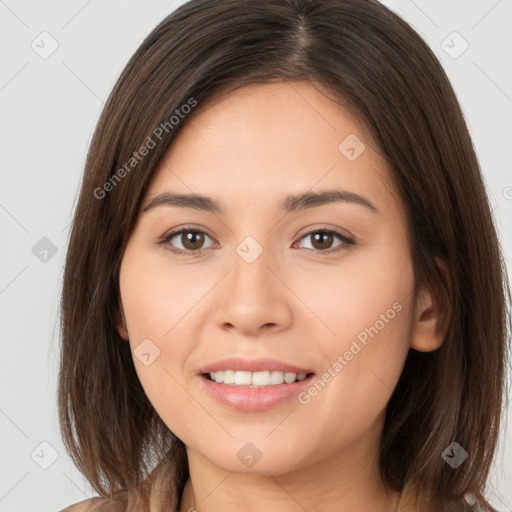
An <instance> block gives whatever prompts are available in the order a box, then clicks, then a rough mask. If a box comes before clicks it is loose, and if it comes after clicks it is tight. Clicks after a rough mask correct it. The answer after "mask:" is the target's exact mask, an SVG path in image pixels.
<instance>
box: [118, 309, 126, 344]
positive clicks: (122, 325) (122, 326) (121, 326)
mask: <svg viewBox="0 0 512 512" xmlns="http://www.w3.org/2000/svg"><path fill="white" fill-rule="evenodd" d="M116 327H117V332H118V333H119V336H121V338H123V340H124V341H128V330H127V329H126V322H125V319H124V314H123V310H122V308H120V309H119V311H118V312H117V318H116Z"/></svg>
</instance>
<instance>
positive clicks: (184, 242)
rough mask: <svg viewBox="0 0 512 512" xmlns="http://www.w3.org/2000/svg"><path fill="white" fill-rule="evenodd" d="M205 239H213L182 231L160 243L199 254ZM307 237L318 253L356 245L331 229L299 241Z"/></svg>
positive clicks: (166, 236)
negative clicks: (336, 240) (337, 241)
mask: <svg viewBox="0 0 512 512" xmlns="http://www.w3.org/2000/svg"><path fill="white" fill-rule="evenodd" d="M205 237H207V238H210V239H211V237H210V236H209V235H207V234H206V233H205V232H204V231H201V230H199V229H181V230H180V231H175V232H172V233H169V234H167V235H165V236H164V237H163V238H162V239H161V240H160V241H159V242H158V243H159V244H162V245H167V246H168V247H167V248H168V250H170V251H171V252H174V253H176V254H184V253H193V252H195V253H199V252H202V250H203V249H202V245H203V244H204V242H205ZM307 237H312V245H313V247H312V248H311V247H306V249H310V250H315V249H316V250H317V251H318V252H337V251H340V250H343V249H347V248H348V247H349V246H350V245H354V244H355V242H354V240H352V239H350V238H348V237H346V236H345V235H342V234H341V233H339V232H337V231H333V230H330V229H319V230H316V231H310V232H309V233H306V234H304V235H302V236H301V238H300V239H299V240H302V239H305V238H307ZM174 238H177V239H178V240H179V241H180V243H181V248H180V247H175V246H174V244H172V243H171V240H173V239H174ZM335 238H337V239H338V240H340V241H341V243H340V244H339V245H338V246H337V248H336V249H331V248H330V246H331V245H332V243H333V240H334V239H335Z"/></svg>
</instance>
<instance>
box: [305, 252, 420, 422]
mask: <svg viewBox="0 0 512 512" xmlns="http://www.w3.org/2000/svg"><path fill="white" fill-rule="evenodd" d="M391 247H393V246H392V245H391V244H390V245H386V246H384V245H383V246H381V247H379V248H378V249H377V248H375V247H374V248H373V249H372V251H368V255H367V257H366V255H363V254H361V258H360V259H358V260H357V262H356V259H355V258H354V260H351V261H350V262H349V261H348V259H347V261H346V263H345V262H344V263H343V265H339V266H338V268H337V269H336V272H333V270H332V267H331V268H327V269H324V270H322V272H325V274H324V275H322V274H318V273H317V274H316V278H315V283H314V286H313V283H309V286H308V282H307V281H304V282H303V283H302V285H301V289H300V290H299V291H298V294H302V295H301V296H302V297H303V298H304V302H305V303H307V305H308V307H309V308H310V309H311V311H313V312H314V313H315V317H316V318H315V317H311V318H313V319H314V320H313V321H311V320H309V321H310V322H311V326H310V328H309V331H308V332H309V335H310V336H313V337H314V340H315V342H316V343H315V345H316V346H317V352H318V353H321V354H322V359H323V362H324V372H325V373H324V374H322V375H320V376H319V377H320V379H321V380H323V382H324V383H325V382H326V385H325V386H324V385H323V384H322V383H318V385H317V386H316V387H317V388H318V389H315V390H311V395H309V396H305V397H304V402H306V401H308V400H309V401H310V402H311V406H312V409H315V412H314V414H315V415H317V414H318V415H319V417H321V416H322V415H323V414H324V413H325V411H330V413H329V414H336V415H338V414H339V418H340V420H341V419H342V418H343V416H346V415H347V414H350V415H351V416H352V415H353V419H354V420H356V419H357V420H358V421H359V422H360V423H359V425H363V424H365V423H368V422H369V421H371V419H372V418H375V417H376V415H378V414H379V413H380V412H381V411H382V410H383V408H384V407H385V405H386V403H387V401H388V399H389V397H390V395H391V393H392V390H393V389H394V387H395V386H396V383H397V382H398V379H399V377H400V374H401V370H402V367H403V363H404V361H405V357H406V355H407V352H408V350H409V338H410V329H411V318H412V316H411V315H412V310H411V307H412V299H413V295H412V290H413V286H414V275H413V270H412V266H411V263H410V261H409V260H408V258H407V254H405V253H404V254H400V253H397V252H396V251H392V250H391ZM317 319H318V321H317ZM313 325H315V326H316V327H317V330H316V331H313V330H312V329H311V327H313ZM305 328H307V327H305ZM338 403H339V404H343V407H341V408H338V407H337V406H336V405H335V404H338ZM336 411H337V412H336ZM312 414H313V413H312ZM324 419H325V421H327V418H324Z"/></svg>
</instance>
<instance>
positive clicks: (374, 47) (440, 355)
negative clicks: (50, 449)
mask: <svg viewBox="0 0 512 512" xmlns="http://www.w3.org/2000/svg"><path fill="white" fill-rule="evenodd" d="M274 80H278V81H308V82H311V83H318V84H321V85H322V86H323V87H324V89H325V90H328V91H330V92H331V93H332V95H333V98H334V99H335V101H338V102H340V103H343V104H345V105H348V106H349V107H350V108H351V109H352V111H353V112H355V113H356V115H357V117H358V119H360V120H361V122H362V123H364V126H365V127H366V128H367V130H368V132H369V133H370V134H371V140H372V141H374V142H373V143H374V145H375V147H376V148H378V150H379V153H380V154H382V155H383V156H384V157H385V158H386V159H387V161H388V162H389V163H390V166H391V168H392V170H393V181H394V185H395V187H396V189H397V191H398V193H399V196H400V198H401V200H402V202H403V204H404V205H405V209H406V211H407V215H408V218H407V224H408V231H409V236H410V243H411V251H412V259H413V266H414V273H415V279H416V281H415V284H416V286H417V287H419V286H422V285H425V286H427V287H428V289H429V290H430V291H431V292H432V294H433V296H434V299H435V301H436V303H437V304H438V305H439V306H440V308H441V310H442V311H443V314H444V318H443V323H444V325H446V326H447V328H448V330H447V334H446V337H445V340H444V343H443V345H442V346H441V348H439V349H438V350H436V351H434V352H428V353H423V352H418V351H415V350H412V349H411V350H409V354H408V357H407V360H406V363H405V366H404V369H403V373H402V375H401V378H400V381H399V382H398V385H397V387H396V389H395V391H394V393H393V395H392V396H391V398H390V401H389V403H388V407H387V411H386V419H385V425H384V430H383V435H382V440H381V453H380V467H381V473H382V477H383V479H384V481H385V483H386V484H387V485H389V486H390V487H392V488H395V489H397V490H400V489H402V488H403V487H404V485H405V484H407V485H411V486H413V487H414V488H415V494H416V495H417V496H418V500H419V501H418V506H419V505H420V504H421V506H422V507H425V510H446V511H454V512H456V511H462V510H470V508H469V507H468V505H466V504H465V499H464V496H466V495H469V494H472V495H474V498H475V499H476V500H478V501H479V502H480V503H481V504H482V505H483V506H484V508H485V509H486V510H490V511H492V510H494V509H493V508H492V507H491V506H490V505H489V504H488V503H487V501H486V500H485V498H484V496H483V493H484V491H485V484H486V480H487V477H488V472H489V468H490V464H491V462H492V459H493V456H494V452H495V449H496V445H497V439H498V434H499V429H500V418H501V413H502V406H503V397H504V396H505V391H506V389H505V387H504V372H505V370H506V365H507V356H508V350H507V347H506V337H507V329H510V326H509V320H510V316H509V311H508V308H507V304H508V302H507V299H508V301H509V300H510V291H509V288H508V281H507V278H506V274H505V266H504V262H503V258H502V255H501V249H500V246H499V242H498V239H497V235H496V230H495V227H494V224H493V219H492V216H491V210H490V206H489V202H488V198H487V195H486V191H485V187H484V183H483V180H482V176H481V171H480V168H479V163H478V161H477V157H476V155H475V151H474V148H473V145H472V141H471V138H470V135H469V133H468V129H467V126H466V123H465V120H464V117H463V114H462V112H461V108H460V106H459V103H458V101H457V98H456V96H455V93H454V91H453V89H452V87H451V85H450V82H449V80H448V78H447V76H446V74H445V72H444V70H443V68H442V67H441V65H440V63H439V62H438V60H437V59H436V57H435V56H434V54H433V53H432V51H431V50H430V49H429V47H428V46H427V45H426V44H425V42H424V41H423V40H422V39H421V38H420V37H419V35H418V34H417V33H416V32H415V31H414V30H413V29H412V28H411V27H410V26H409V25H408V24H407V23H405V22H404V21H403V20H402V19H401V18H400V17H399V16H397V15H396V14H394V13H393V12H392V11H390V10H389V9H387V8H386V7H384V6H383V5H381V4H380V3H379V2H377V1H376V0H318V1H313V0H290V1H286V0H244V1H243V2H240V1H239V0H191V1H189V2H187V3H185V4H183V5H182V6H180V7H179V8H178V9H177V10H175V11H174V12H173V13H171V14H170V15H169V16H167V17H166V18H165V19H164V20H163V21H162V22H161V23H160V24H159V25H158V26H157V27H156V28H155V29H154V30H153V31H152V32H151V33H150V34H149V35H148V36H147V38H146V39H145V40H144V41H143V43H142V44H141V46H140V47H139V48H138V49H137V51H136V52H135V54H134V55H133V56H132V58H131V59H130V61H129V62H128V64H127V65H126V67H125V69H124V70H123V72H122V74H121V76H120V77H119V79H118V81H117V83H116V84H115V86H114V88H113V90H112V93H111V94H110V97H109V98H108V101H107V103H106V105H105V108H104V110H103V112H102V115H101V117H100V119H99V122H98V125H97V128H96V131H95V133H94V137H93V140H92V142H91V146H90V149H89V152H88V155H87V160H86V165H85V171H84V176H83V182H82V186H81V192H80V197H79V201H78V205H77V208H76V211H75V216H74V221H73V226H72V231H71V235H70V241H69V249H68V253H67V259H66V265H65V273H64V283H63V291H62V302H61V320H62V321H61V331H62V352H61V365H60V372H59V389H58V402H59V419H60V426H61V429H62V434H63V439H64V442H65V445H66V447H67V449H68V450H69V453H70V455H71V457H72V459H73V461H74V462H75V464H76V465H77V466H78V468H79V469H80V470H81V472H82V473H83V474H84V475H85V477H86V478H87V479H88V481H89V482H90V483H91V485H92V486H93V487H94V489H95V490H96V491H97V492H98V493H99V494H100V496H101V498H102V499H98V500H97V504H98V505H99V508H98V510H116V511H117V510H119V511H121V510H122V511H130V512H133V511H135V510H146V509H148V510H151V512H163V511H164V510H167V511H169V510H173V511H177V510H178V509H179V504H180V499H181V493H182V490H183V487H184V484H185V482H186V480H187V478H188V476H189V473H188V464H187V457H186V451H185V448H184V445H183V443H182V442H181V441H180V440H179V439H178V438H177V437H176V436H174V435H173V433H172V432H170V431H169V429H168V428H167V427H166V425H165V424H164V423H163V421H162V420H161V419H160V417H159V416H158V414H157V413H156V411H155V410H154V408H153V406H152V405H151V403H150V402H149V400H148V398H147V397H146V395H145V393H144V390H143V388H142V387H141V384H140V382H139V380H138V377H137V374H136V372H135V368H134V363H133V358H132V355H131V352H130V347H129V344H128V343H126V342H124V341H123V340H122V339H121V337H120V336H119V334H118V332H117V330H116V318H117V315H118V312H119V309H120V300H119V281H118V276H119V268H120V263H121V259H122V257H123V251H124V247H125V246H126V243H127V240H128V238H129V236H130V234H131V230H132V228H133V226H134V223H135V221H136V218H137V214H138V211H139V208H140V205H141V201H142V199H143V197H144V195H145V192H146V189H147V186H148V183H149V180H150V178H151V176H152V173H153V171H154V170H155V168H156V166H157V164H158V162H159V160H160V159H161V157H162V156H163V154H164V152H165V151H166V149H167V148H168V147H169V144H170V143H171V141H172V140H173V138H174V137H175V135H176V133H177V132H178V131H179V130H180V129H181V128H182V127H183V126H184V125H185V124H186V122H187V120H188V118H189V117H190V116H189V117H187V116H186V115H185V116H183V115H179V114H180V112H187V111H186V110H185V109H184V107H182V106H183V105H187V104H188V105H191V104H192V102H193V101H197V102H198V103H199V104H201V103H202V102H204V101H205V100H206V99H208V98H212V97H214V95H215V94H218V93H219V92H221V91H223V92H226V91H227V92H229V91H231V90H235V89H237V88H239V87H243V86H244V85H247V84H254V83H268V82H271V81H274ZM189 110H190V109H189ZM173 115H174V117H175V119H178V118H179V121H178V123H177V124H176V125H175V126H171V124H172V123H170V122H169V119H171V116H173ZM191 115H193V112H192V114H191ZM165 123H167V125H166V124H165ZM162 126H165V127H166V128H165V129H162V128H160V131H156V130H158V127H162ZM155 133H159V134H160V136H159V137H156V135H155ZM149 138H151V139H152V140H155V142H156V144H155V145H154V147H152V148H151V150H150V151H147V152H146V154H145V156H144V157H143V158H138V157H137V158H136V159H135V160H132V159H134V154H137V155H138V154H139V149H140V148H142V146H144V145H146V147H147V144H148V141H149ZM140 153H142V151H141V152H140ZM128 162H129V164H128V165H127V163H128ZM134 162H135V163H134ZM131 167H133V169H132V168H131ZM122 168H124V172H121V171H120V170H121V169H122ZM107 183H110V185H106V184H107ZM107 192H108V193H107ZM435 258H439V259H441V260H443V261H444V262H445V263H446V268H447V269H448V273H442V272H441V271H440V269H439V267H438V266H437V265H436V263H435ZM453 441H456V442H457V443H459V444H460V445H461V446H462V447H463V448H464V449H465V450H466V451H467V452H468V454H469V456H468V459H467V460H466V461H465V462H464V463H463V464H462V465H461V466H460V467H458V468H457V469H456V470H454V469H452V468H451V467H450V466H449V465H448V464H446V463H445V462H444V460H443V459H442V458H441V453H442V452H443V451H444V450H445V448H446V447H447V446H448V445H450V444H451V443H452V442H453ZM422 510H423V509H422Z"/></svg>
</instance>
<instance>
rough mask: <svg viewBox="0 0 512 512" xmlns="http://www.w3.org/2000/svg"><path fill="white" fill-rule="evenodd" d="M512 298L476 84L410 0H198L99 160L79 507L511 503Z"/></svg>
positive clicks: (73, 355) (77, 438)
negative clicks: (503, 443) (473, 132)
mask: <svg viewBox="0 0 512 512" xmlns="http://www.w3.org/2000/svg"><path fill="white" fill-rule="evenodd" d="M509 296H510V295H509V288H508V282H507V279H506V276H505V267H504V264H503V258H502V255H501V253H500V247H499V243H498V240H497V236H496V230H495V227H494V224H493V220H492V217H491V210H490V207H489V202H488V199H487V196H486V193H485V188H484V185H483V180H482V176H481V172H480V169H479V165H478V162H477V158H476V155H475V153H474V149H473V146H472V142H471V139H470V136H469V133H468V130H467V126H466V124H465V121H464V118H463V115H462V112H461V109H460V106H459V104H458V102H457V99H456V96H455V94H454V92H453V89H452V87H451V85H450V83H449V80H448V78H447V77H446V74H445V73H444V71H443V69H442V67H441V65H440V64H439V62H438V61H437V59H436V58H435V56H434V55H433V54H432V52H431V51H430V49H429V48H428V46H427V45H426V44H425V43H424V42H423V41H422V40H421V38H420V37H419V36H418V35H417V34H416V33H415V32H414V31H413V30H412V29H411V28H410V27H409V26H408V25H407V24H406V23H405V22H404V21H403V20H401V19H400V18H399V17H398V16H396V15H395V14H393V13H392V12H391V11H390V10H388V9H387V8H385V7H384V6H382V5H381V4H379V3H378V2H377V1H374V0H343V1H340V0H321V1H309V0H302V1H301V0H295V1H285V0H272V1H252V0H251V1H244V2H238V1H230V0H228V1H226V0H207V1H198V0H192V1H190V2H188V3H186V4H184V5H182V6H181V7H179V8H178V9H177V10H176V11H175V12H173V13H172V14H171V15H170V16H168V17H167V18H166V19H164V20H163V21H162V22H161V23H160V24H159V25H158V26H157V27H156V28H155V29H154V30H153V31H152V32H151V34H150V35H149V36H148V37H147V38H146V39H145V41H144V42H143V43H142V45H141V46H140V48H139V49H138V50H137V51H136V53H135V54H134V56H133V57H132V58H131V60H130V62H129V63H128V65H127V66H126V68H125V69H124V71H123V72H122V74H121V76H120V78H119V80H118V82H117V84H116V85H115V87H114V90H113V91H112V93H111V95H110V98H109V100H108V102H107V104H106V106H105V109H104V111H103V113H102V116H101V118H100V120H99V123H98V126H97V129H96V132H95V135H94V138H93V141H92V143H91V148H90V150H89V154H88V158H87V162H86V169H85V173H84V180H83V184H82V189H81V194H80V199H79V203H78V205H77V209H76V213H75V218H74V223H73V228H72V233H71V238H70V242H69V250H68V255H67V260H66V268H65V276H64V286H63V295H62V336H63V344H62V355H61V367H60V375H59V407H60V420H61V428H62V432H63V437H64V441H65V443H66V446H67V448H68V450H69V452H70V454H71V456H72V457H73V460H74V461H75V463H76V464H77V466H78V467H79V469H80V470H81V471H82V472H83V474H84V475H85V476H86V478H87V479H88V480H89V482H90V483H91V485H92V486H93V487H94V488H95V490H96V491H97V492H98V493H99V494H100V497H98V498H95V499H92V500H87V501H85V502H81V503H79V504H76V505H74V506H72V507H69V508H68V509H66V510H70V511H77V510H97V511H103V510H116V511H118V510H119V511H129V512H135V511H137V512H139V511H145V510H150V511H151V512H157V511H159V512H160V511H162V512H163V511H170V510H172V511H176V512H186V511H190V510H197V511H198V512H213V511H218V510H239V509H244V510H252V511H260V510H280V511H281V512H283V511H293V510H308V511H316V510H322V511H341V510H343V511H344V510H347V511H353V510H372V511H374V510H375V511H379V512H395V511H397V510H400V511H402V512H420V511H431V510H436V511H440V510H443V511H450V512H451V511H453V512H455V511H466V510H476V508H474V507H476V506H477V505H478V506H479V507H480V508H479V510H488V511H492V510H494V509H493V508H492V506H491V505H490V504H489V503H488V502H487V501H486V499H485V497H484V490H485V483H486V480H487V476H488V472H489V467H490V464H491V462H492V459H493V455H494V451H495V447H496V444H497V436H498V432H499V426H500V418H501V406H502V400H503V393H504V385H503V383H504V371H505V363H506V355H507V350H506V344H505V340H506V335H507V328H508V327H509V316H507V313H508V311H507V308H506V304H507V303H506V299H507V298H509ZM473 504H475V505H473Z"/></svg>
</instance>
